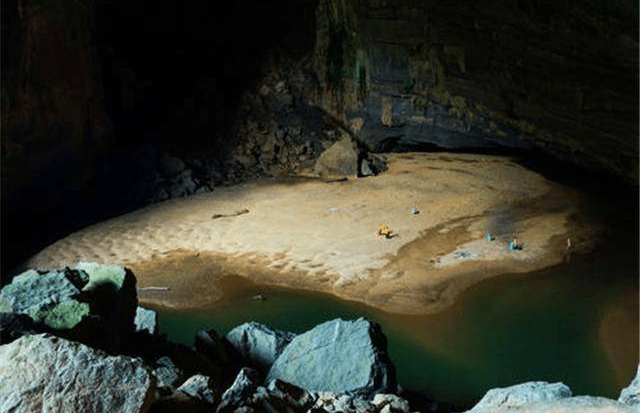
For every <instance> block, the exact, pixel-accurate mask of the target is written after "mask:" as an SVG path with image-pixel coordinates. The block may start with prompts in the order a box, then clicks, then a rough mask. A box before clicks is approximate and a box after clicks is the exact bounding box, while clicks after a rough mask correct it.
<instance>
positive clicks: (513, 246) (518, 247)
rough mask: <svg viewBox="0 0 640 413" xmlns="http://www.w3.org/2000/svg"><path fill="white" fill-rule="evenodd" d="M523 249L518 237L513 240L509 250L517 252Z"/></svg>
mask: <svg viewBox="0 0 640 413" xmlns="http://www.w3.org/2000/svg"><path fill="white" fill-rule="evenodd" d="M521 249H522V245H520V243H519V242H518V237H513V240H512V241H511V242H510V243H509V250H510V251H515V250H521Z"/></svg>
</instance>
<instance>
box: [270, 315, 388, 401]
mask: <svg viewBox="0 0 640 413" xmlns="http://www.w3.org/2000/svg"><path fill="white" fill-rule="evenodd" d="M274 379H280V380H283V381H286V382H289V383H292V384H294V385H296V386H298V387H301V388H303V389H305V390H314V391H330V392H353V393H355V394H360V395H363V396H364V397H373V394H375V393H386V392H392V391H395V390H396V389H397V383H396V376H395V368H394V367H393V364H392V363H391V361H390V359H389V356H388V355H387V340H386V337H385V336H384V334H383V333H382V329H381V328H380V326H379V325H378V324H376V323H372V322H370V321H368V320H365V319H364V318H360V319H358V320H355V321H345V320H341V319H336V320H332V321H328V322H326V323H323V324H320V325H318V326H316V327H315V328H313V329H311V330H309V331H307V332H306V333H303V334H301V335H299V336H297V337H296V338H294V339H293V340H292V341H291V343H290V344H289V345H288V346H287V347H286V348H285V350H284V351H283V352H282V354H281V355H280V356H279V357H278V359H277V360H276V361H275V363H274V364H273V366H272V367H271V370H269V373H268V375H267V382H270V381H271V380H274Z"/></svg>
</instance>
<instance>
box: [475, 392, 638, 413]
mask: <svg viewBox="0 0 640 413" xmlns="http://www.w3.org/2000/svg"><path fill="white" fill-rule="evenodd" d="M483 411H486V412H491V413H634V412H636V410H634V409H633V408H632V407H631V406H628V405H625V404H623V403H620V402H618V401H615V400H611V399H607V398H604V397H592V396H577V397H567V398H563V399H555V400H542V401H537V402H532V403H526V404H522V405H520V406H511V407H508V406H501V407H495V408H489V409H488V410H483Z"/></svg>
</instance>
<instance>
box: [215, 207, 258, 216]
mask: <svg viewBox="0 0 640 413" xmlns="http://www.w3.org/2000/svg"><path fill="white" fill-rule="evenodd" d="M247 213H249V210H248V209H246V208H245V209H241V210H240V211H236V212H234V213H233V214H213V216H212V217H211V219H217V218H224V217H237V216H238V215H242V214H247Z"/></svg>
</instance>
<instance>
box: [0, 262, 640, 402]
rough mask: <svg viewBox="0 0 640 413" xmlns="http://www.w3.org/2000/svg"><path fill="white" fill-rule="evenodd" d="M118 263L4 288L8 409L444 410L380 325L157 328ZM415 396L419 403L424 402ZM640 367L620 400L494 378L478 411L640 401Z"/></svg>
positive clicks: (35, 276) (0, 307)
mask: <svg viewBox="0 0 640 413" xmlns="http://www.w3.org/2000/svg"><path fill="white" fill-rule="evenodd" d="M135 285H136V279H135V276H134V275H133V273H132V272H131V271H130V270H128V269H126V268H124V267H122V266H118V265H109V266H105V265H99V264H95V263H87V262H80V263H78V264H77V265H76V266H75V268H73V269H71V268H64V269H59V270H49V271H46V272H44V271H37V270H29V271H26V272H24V273H22V274H20V275H19V276H17V277H15V278H14V279H13V281H12V283H11V284H9V285H7V286H5V287H4V288H3V289H2V291H1V292H0V341H1V342H2V345H1V346H0V412H45V411H55V412H74V413H75V412H174V411H183V412H238V413H239V412H243V413H249V412H268V413H273V412H314V413H323V412H328V413H329V412H358V413H360V412H362V413H364V412H367V413H392V412H395V413H405V412H410V411H416V410H420V411H432V412H435V411H443V410H442V408H441V407H439V406H438V404H437V403H436V402H428V403H425V402H424V401H423V403H422V404H421V405H419V406H418V405H411V404H410V403H409V402H408V401H407V400H406V399H405V398H404V396H405V394H406V393H405V392H404V391H403V389H402V388H401V387H400V386H399V385H398V383H397V381H396V375H395V368H394V366H393V363H392V361H391V360H390V359H389V356H388V354H387V351H386V338H385V336H384V333H383V332H382V330H381V328H380V326H379V325H378V324H376V323H373V322H371V321H368V320H365V319H362V318H360V319H358V320H352V321H345V320H340V319H337V320H332V321H327V322H325V323H323V324H320V325H318V326H316V327H314V328H313V329H311V330H309V331H307V332H305V333H302V334H299V335H296V334H293V333H289V332H284V331H278V330H273V329H270V328H269V327H267V326H264V325H261V324H258V323H255V322H251V323H246V324H243V325H241V326H238V327H236V328H235V329H233V330H232V331H230V332H229V333H228V334H227V336H226V337H221V336H219V335H218V334H217V333H216V332H215V331H214V330H211V329H209V330H202V331H199V332H197V334H196V336H195V342H194V346H192V347H187V346H184V345H181V344H176V343H172V342H170V341H167V340H166V337H165V336H163V335H160V334H158V331H157V324H156V315H155V313H154V312H153V311H151V310H147V309H143V308H140V307H138V305H137V304H138V302H137V295H136V288H135ZM414 404H415V403H414ZM639 411H640V374H639V375H638V376H636V378H635V380H634V381H633V382H632V383H631V385H630V386H629V387H627V388H625V389H624V390H623V391H622V393H621V395H620V398H619V399H618V400H611V399H606V398H602V397H590V396H579V397H572V392H571V389H569V387H567V386H566V385H564V384H562V383H546V382H529V383H523V384H519V385H515V386H512V387H508V388H504V389H493V390H490V391H489V392H487V394H486V395H485V396H484V397H483V398H482V400H480V402H479V403H478V404H477V405H476V406H475V407H473V409H471V410H470V411H469V413H481V412H504V413H507V412H549V413H550V412H639Z"/></svg>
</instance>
